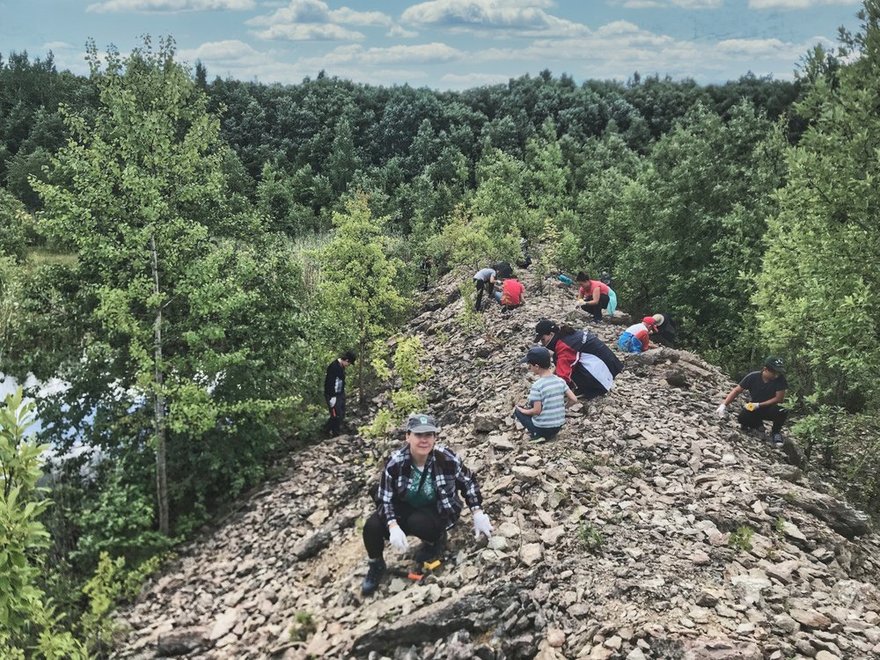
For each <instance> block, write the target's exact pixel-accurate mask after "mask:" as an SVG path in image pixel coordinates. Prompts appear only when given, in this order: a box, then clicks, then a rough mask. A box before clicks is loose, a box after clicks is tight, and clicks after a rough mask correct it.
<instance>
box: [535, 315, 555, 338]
mask: <svg viewBox="0 0 880 660" xmlns="http://www.w3.org/2000/svg"><path fill="white" fill-rule="evenodd" d="M557 330H559V326H557V325H556V324H555V323H554V322H553V321H551V320H550V319H541V320H540V321H538V323H537V324H536V325H535V341H538V340H539V339H540V338H541V337H543V336H544V335H549V334H551V333H554V332H556V331H557Z"/></svg>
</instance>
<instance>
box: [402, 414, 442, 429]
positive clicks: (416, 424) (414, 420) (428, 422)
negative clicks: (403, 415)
mask: <svg viewBox="0 0 880 660" xmlns="http://www.w3.org/2000/svg"><path fill="white" fill-rule="evenodd" d="M439 430H440V429H439V428H437V423H436V422H435V421H434V418H433V417H431V415H423V414H421V413H419V414H417V415H410V416H409V417H408V418H407V420H406V431H407V433H432V432H433V433H437V431H439Z"/></svg>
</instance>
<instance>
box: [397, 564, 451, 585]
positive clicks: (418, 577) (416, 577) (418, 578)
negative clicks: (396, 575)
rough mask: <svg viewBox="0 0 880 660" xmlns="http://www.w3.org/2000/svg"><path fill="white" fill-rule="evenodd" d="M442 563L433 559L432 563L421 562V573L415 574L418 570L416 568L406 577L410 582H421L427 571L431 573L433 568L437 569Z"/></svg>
mask: <svg viewBox="0 0 880 660" xmlns="http://www.w3.org/2000/svg"><path fill="white" fill-rule="evenodd" d="M442 563H443V562H441V561H440V560H439V559H435V560H433V561H426V562H423V563H422V572H421V573H419V572H417V571H418V570H419V569H418V568H416V569H415V570H413V571H410V572H409V574H408V575H407V576H406V577H408V578H409V579H410V580H413V581H414V582H420V581H421V580H423V579H424V578H425V573H428V572H429V571H433V570H434V569H435V568H439V567H440V564H442Z"/></svg>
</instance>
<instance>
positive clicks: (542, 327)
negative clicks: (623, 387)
mask: <svg viewBox="0 0 880 660" xmlns="http://www.w3.org/2000/svg"><path fill="white" fill-rule="evenodd" d="M535 341H538V342H540V343H541V344H543V345H544V346H546V347H547V348H549V349H550V350H551V351H553V356H554V359H555V361H556V375H557V376H559V377H560V378H563V379H565V381H566V382H568V383H569V386H570V387H571V389H572V391H573V392H574V393H575V394H576V395H577V396H578V397H582V398H584V399H587V400H589V399H594V398H596V397H597V396H602V395H603V394H607V393H608V392H610V391H611V388H612V387H613V386H614V378H615V377H616V376H617V375H618V374H619V373H620V372H621V371H623V363H622V362H621V361H620V360H619V359H617V356H616V355H615V354H614V353H613V352H612V351H611V349H610V348H608V347H607V346H606V345H605V344H604V343H603V342H602V340H601V339H599V338H598V337H597V336H596V335H594V334H593V333H592V332H590V331H589V330H575V329H574V328H572V327H571V326H568V325H563V326H562V327H559V326H558V325H557V324H556V323H554V322H553V321H550V320H549V319H542V320H540V321H538V324H537V325H536V326H535Z"/></svg>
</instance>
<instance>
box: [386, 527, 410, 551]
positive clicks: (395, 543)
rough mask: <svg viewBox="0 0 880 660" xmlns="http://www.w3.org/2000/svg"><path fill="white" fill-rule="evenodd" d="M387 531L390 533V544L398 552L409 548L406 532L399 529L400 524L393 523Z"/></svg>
mask: <svg viewBox="0 0 880 660" xmlns="http://www.w3.org/2000/svg"><path fill="white" fill-rule="evenodd" d="M388 533H389V534H390V535H391V545H392V547H394V549H396V550H398V551H399V552H406V551H407V549H408V548H409V543H408V542H407V540H406V534H404V533H403V530H402V529H400V525H395V526H394V527H391V528H390V529H389V530H388Z"/></svg>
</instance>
